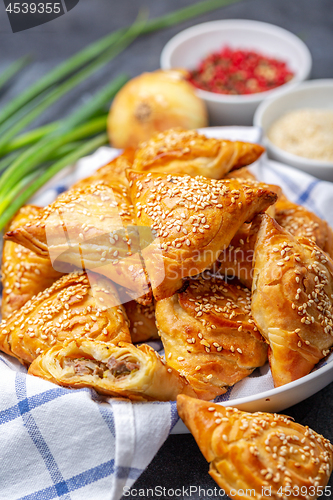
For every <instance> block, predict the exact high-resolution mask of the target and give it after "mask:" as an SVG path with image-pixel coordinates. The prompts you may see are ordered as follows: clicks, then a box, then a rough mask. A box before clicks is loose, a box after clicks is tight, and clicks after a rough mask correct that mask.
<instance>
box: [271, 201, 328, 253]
mask: <svg viewBox="0 0 333 500" xmlns="http://www.w3.org/2000/svg"><path fill="white" fill-rule="evenodd" d="M274 206H275V210H276V211H275V216H274V217H275V219H276V221H277V222H278V223H279V224H280V226H281V227H283V228H284V229H286V230H287V231H289V232H290V233H291V234H292V235H294V236H296V238H299V237H305V238H309V239H310V240H313V241H314V242H315V243H316V245H318V246H319V248H321V249H322V250H324V252H326V253H328V255H329V256H330V257H333V231H332V229H331V228H330V226H329V225H328V224H327V222H326V221H325V220H323V219H321V218H320V217H318V216H317V215H315V214H314V213H313V212H310V210H308V209H307V208H305V207H303V206H301V205H297V204H296V203H293V202H291V201H290V200H288V198H286V196H284V195H283V196H281V197H280V198H279V199H278V201H277V202H276V203H275V205H274Z"/></svg>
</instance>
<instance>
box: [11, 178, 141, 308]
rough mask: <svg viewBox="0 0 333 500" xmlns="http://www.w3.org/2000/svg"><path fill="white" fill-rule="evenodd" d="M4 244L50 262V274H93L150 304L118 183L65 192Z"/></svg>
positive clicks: (126, 202)
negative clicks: (62, 269) (72, 270)
mask: <svg viewBox="0 0 333 500" xmlns="http://www.w3.org/2000/svg"><path fill="white" fill-rule="evenodd" d="M5 238H6V239H7V240H10V241H14V242H16V243H19V244H21V245H23V246H25V247H27V248H29V249H30V250H32V251H33V252H35V253H37V254H38V255H40V256H42V257H50V259H51V262H52V264H53V266H54V267H55V269H57V268H58V266H59V263H60V265H62V263H67V264H70V265H74V266H76V267H77V268H79V269H80V270H89V271H93V272H96V273H98V274H101V275H103V276H105V277H107V278H109V279H111V280H112V281H114V282H115V283H118V284H120V285H123V286H126V287H127V288H128V289H129V290H130V291H131V292H132V293H131V296H132V298H133V299H137V298H140V297H144V296H146V295H148V297H147V300H148V302H149V301H151V299H149V294H150V289H149V284H148V281H147V277H146V273H145V269H144V265H143V261H142V258H141V255H140V241H139V232H138V229H137V227H136V224H135V219H134V214H133V208H132V204H131V200H130V198H129V196H128V193H127V187H126V184H125V183H122V182H121V181H120V180H119V179H118V178H115V179H114V180H113V181H111V180H109V181H108V183H106V181H99V182H98V183H97V184H94V183H93V184H91V185H86V184H84V185H82V186H81V187H80V186H79V187H77V188H73V189H70V190H69V191H67V192H65V193H63V194H62V195H61V196H59V197H58V198H57V199H56V201H55V202H53V203H52V204H51V205H49V206H47V207H45V208H44V209H43V210H42V212H41V213H40V215H39V216H37V217H36V218H35V219H34V220H32V221H31V222H29V223H28V224H26V225H22V226H21V227H19V228H16V229H14V230H13V231H9V232H7V234H6V235H5Z"/></svg>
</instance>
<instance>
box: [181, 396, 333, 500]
mask: <svg viewBox="0 0 333 500" xmlns="http://www.w3.org/2000/svg"><path fill="white" fill-rule="evenodd" d="M177 409H178V413H179V415H180V417H181V418H182V420H183V421H184V422H185V424H186V426H187V427H188V429H189V430H190V431H191V432H192V434H193V436H194V438H195V440H196V442H197V444H198V446H199V448H200V450H201V452H202V453H203V455H204V457H205V459H206V460H207V461H208V462H210V467H209V474H210V475H211V476H212V478H213V479H214V480H215V481H216V483H217V484H218V485H219V486H220V488H222V489H223V490H224V491H225V492H226V494H227V495H228V496H229V497H230V498H234V499H235V500H247V499H249V498H253V499H255V500H264V499H265V498H270V499H272V500H284V499H287V498H291V499H299V500H302V499H303V500H309V499H311V498H313V499H314V498H317V497H318V496H320V492H321V491H325V486H326V485H327V483H328V480H329V477H330V475H331V472H332V462H333V446H332V444H331V443H330V442H329V441H328V439H325V438H324V437H323V436H321V435H320V434H317V433H316V432H315V431H313V430H312V429H309V427H304V426H303V425H300V424H297V423H296V422H293V421H292V420H291V419H290V418H288V417H286V416H284V415H277V414H276V413H274V414H271V413H260V412H257V413H247V412H244V411H239V410H237V408H231V407H227V408H225V407H224V406H222V405H217V404H212V403H207V402H205V401H199V400H198V399H193V398H191V397H188V396H186V395H180V396H178V398H177Z"/></svg>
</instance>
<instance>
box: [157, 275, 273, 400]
mask: <svg viewBox="0 0 333 500" xmlns="http://www.w3.org/2000/svg"><path fill="white" fill-rule="evenodd" d="M250 302H251V294H250V291H249V290H247V289H244V288H242V287H240V286H234V285H231V284H227V283H225V282H224V281H223V280H221V279H216V278H210V279H204V278H198V279H196V280H191V281H190V285H189V286H188V288H187V289H186V291H185V292H182V293H178V294H175V295H174V296H173V297H170V298H168V299H164V300H161V301H159V302H157V304H156V320H157V324H158V329H159V333H160V335H161V338H162V342H163V345H164V349H165V356H166V360H167V363H168V365H170V366H171V367H173V368H175V369H176V370H178V371H179V372H180V373H181V374H183V375H184V376H185V377H186V378H187V380H188V381H189V382H190V384H191V385H192V387H193V388H194V390H195V391H196V393H197V394H198V396H199V397H200V398H202V399H207V400H208V399H213V398H214V397H216V396H218V395H220V394H223V393H224V392H225V391H226V389H227V387H228V386H230V385H233V384H235V383H236V382H238V381H239V380H241V379H243V378H244V377H246V376H247V375H249V374H250V373H252V371H253V370H254V369H255V368H256V367H259V366H262V365H263V364H264V363H265V362H266V359H267V344H266V343H265V341H264V339H263V337H262V336H261V335H260V334H259V332H258V330H257V327H256V325H255V323H254V321H253V319H252V317H251V312H250V311H251V304H250Z"/></svg>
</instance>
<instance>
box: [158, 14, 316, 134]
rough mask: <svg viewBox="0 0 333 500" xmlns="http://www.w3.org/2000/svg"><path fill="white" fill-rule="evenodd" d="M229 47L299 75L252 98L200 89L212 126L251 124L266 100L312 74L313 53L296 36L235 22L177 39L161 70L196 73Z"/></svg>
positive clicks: (255, 23) (165, 54)
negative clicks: (282, 63) (283, 65)
mask: <svg viewBox="0 0 333 500" xmlns="http://www.w3.org/2000/svg"><path fill="white" fill-rule="evenodd" d="M226 45H228V46H229V47H231V48H234V49H236V48H240V49H246V50H254V51H256V52H260V53H262V54H264V55H266V56H268V57H274V58H277V59H281V60H282V61H285V62H286V63H287V64H288V66H289V68H290V69H291V70H292V71H293V72H294V74H295V76H294V78H293V79H292V80H290V82H288V83H286V84H284V85H281V86H280V87H277V88H276V89H273V90H268V91H266V92H259V93H257V94H250V95H240V96H238V95H236V96H234V95H223V94H215V93H213V92H207V91H205V90H200V89H197V94H198V95H199V96H200V97H201V98H202V99H203V100H204V101H205V102H206V104H207V108H208V112H209V118H210V124H211V125H251V124H252V119H253V114H254V112H255V110H256V108H257V106H258V105H259V104H260V103H261V102H262V101H263V99H265V98H266V97H269V96H272V95H274V93H275V92H277V91H278V90H280V89H281V88H292V87H293V86H294V85H295V84H296V83H298V82H300V81H303V80H306V79H307V78H308V77H309V75H310V71H311V66H312V59H311V54H310V52H309V49H308V48H307V46H306V45H305V44H304V43H303V42H302V41H301V40H300V39H299V38H298V37H297V36H296V35H293V34H292V33H290V32H289V31H286V30H284V29H282V28H279V27H278V26H274V25H272V24H268V23H261V22H259V21H247V20H233V19H228V20H225V21H212V22H209V23H204V24H199V25H197V26H193V27H192V28H189V29H187V30H185V31H182V32H181V33H179V34H178V35H176V36H175V37H173V38H172V39H171V40H170V41H169V42H168V43H167V44H166V46H165V47H164V49H163V51H162V54H161V61H160V63H161V68H162V69H171V68H185V69H189V70H192V69H194V68H196V67H197V65H198V64H199V62H200V61H202V59H204V58H205V57H206V56H207V55H209V54H210V53H212V52H216V51H218V50H220V49H221V48H222V47H224V46H226Z"/></svg>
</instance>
